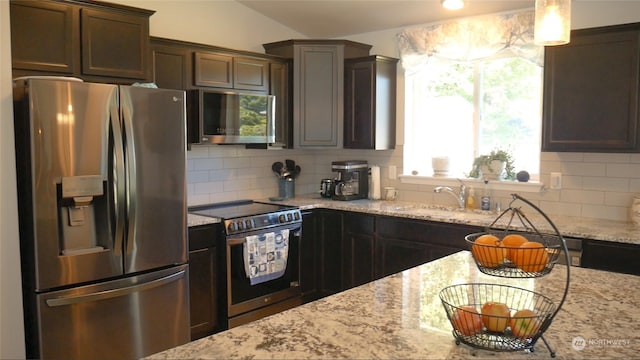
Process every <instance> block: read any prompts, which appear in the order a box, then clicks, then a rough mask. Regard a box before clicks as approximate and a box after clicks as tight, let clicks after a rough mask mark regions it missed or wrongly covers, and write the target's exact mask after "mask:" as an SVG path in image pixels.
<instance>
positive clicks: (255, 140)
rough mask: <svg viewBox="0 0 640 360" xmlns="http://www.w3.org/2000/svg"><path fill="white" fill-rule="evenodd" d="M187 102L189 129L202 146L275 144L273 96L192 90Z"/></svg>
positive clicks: (274, 101) (274, 99)
mask: <svg viewBox="0 0 640 360" xmlns="http://www.w3.org/2000/svg"><path fill="white" fill-rule="evenodd" d="M187 102H188V107H189V111H188V115H187V116H189V117H191V118H190V119H189V122H190V125H189V128H190V129H191V130H192V131H193V132H196V133H197V134H198V135H199V139H198V141H197V142H199V143H205V144H206V143H209V144H270V143H274V142H275V121H274V119H275V115H276V114H275V110H276V107H275V105H276V97H275V96H274V95H265V94H250V93H239V92H218V91H211V90H190V91H189V94H188V100H187ZM196 124H197V129H195V128H194V125H196ZM194 136H195V134H194Z"/></svg>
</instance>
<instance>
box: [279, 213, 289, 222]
mask: <svg viewBox="0 0 640 360" xmlns="http://www.w3.org/2000/svg"><path fill="white" fill-rule="evenodd" d="M286 221H287V218H286V217H285V216H284V214H280V216H278V222H279V223H283V222H286Z"/></svg>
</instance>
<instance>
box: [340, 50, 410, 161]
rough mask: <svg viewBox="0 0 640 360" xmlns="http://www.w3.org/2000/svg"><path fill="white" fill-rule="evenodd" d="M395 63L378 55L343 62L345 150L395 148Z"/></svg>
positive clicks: (396, 60)
mask: <svg viewBox="0 0 640 360" xmlns="http://www.w3.org/2000/svg"><path fill="white" fill-rule="evenodd" d="M397 63H398V59H394V58H390V57H386V56H380V55H372V56H368V57H364V58H356V59H347V60H345V94H344V96H345V102H344V147H345V148H348V149H373V150H388V149H394V148H395V146H396V76H397V75H396V67H397Z"/></svg>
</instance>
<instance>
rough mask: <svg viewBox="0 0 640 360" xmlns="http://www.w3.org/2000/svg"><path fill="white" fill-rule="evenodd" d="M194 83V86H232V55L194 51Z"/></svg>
mask: <svg viewBox="0 0 640 360" xmlns="http://www.w3.org/2000/svg"><path fill="white" fill-rule="evenodd" d="M194 65H195V67H194V71H195V72H194V83H195V85H196V86H210V87H218V88H232V87H233V57H232V56H230V55H223V54H214V53H204V52H196V53H194Z"/></svg>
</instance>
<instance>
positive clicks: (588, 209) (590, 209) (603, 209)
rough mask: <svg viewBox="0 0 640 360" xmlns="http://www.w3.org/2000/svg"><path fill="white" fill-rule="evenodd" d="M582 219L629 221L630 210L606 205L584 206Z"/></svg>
mask: <svg viewBox="0 0 640 360" xmlns="http://www.w3.org/2000/svg"><path fill="white" fill-rule="evenodd" d="M580 216H582V217H588V218H596V219H608V220H619V221H629V208H628V207H626V208H625V207H620V206H606V205H583V206H582V213H581V214H580Z"/></svg>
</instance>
